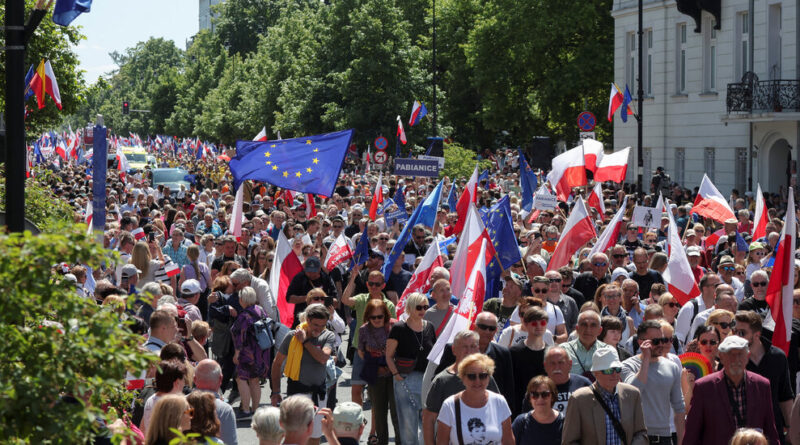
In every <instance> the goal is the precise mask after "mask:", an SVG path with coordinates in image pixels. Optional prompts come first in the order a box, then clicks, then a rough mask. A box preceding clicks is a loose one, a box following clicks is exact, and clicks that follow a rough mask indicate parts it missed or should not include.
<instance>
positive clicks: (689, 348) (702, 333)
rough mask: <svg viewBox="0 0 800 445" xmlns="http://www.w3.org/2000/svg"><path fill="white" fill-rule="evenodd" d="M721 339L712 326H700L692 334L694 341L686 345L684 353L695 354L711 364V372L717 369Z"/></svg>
mask: <svg viewBox="0 0 800 445" xmlns="http://www.w3.org/2000/svg"><path fill="white" fill-rule="evenodd" d="M720 340H721V337H720V335H719V331H717V328H715V327H714V326H702V327H700V329H698V330H697V332H695V333H694V340H692V341H690V342H689V344H688V345H686V352H697V353H699V354H700V355H702V356H703V357H705V358H706V360H708V362H709V363H711V371H712V372H713V371H717V370H718V369H719V354H718V352H717V347H718V346H719V343H720Z"/></svg>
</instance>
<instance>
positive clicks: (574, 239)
mask: <svg viewBox="0 0 800 445" xmlns="http://www.w3.org/2000/svg"><path fill="white" fill-rule="evenodd" d="M596 236H597V232H596V231H595V229H594V223H593V222H592V219H591V218H590V217H589V211H588V210H587V209H586V204H584V202H583V198H581V197H580V196H579V197H578V199H577V201H576V202H575V207H573V208H572V212H570V214H569V218H568V219H567V223H566V224H565V225H564V230H563V231H562V232H561V237H559V238H558V244H557V245H556V250H555V251H553V255H552V256H551V257H550V262H549V263H548V264H547V270H548V271H550V270H558V268H559V267H561V266H566V265H567V264H569V262H570V260H571V259H572V255H574V254H576V253H578V251H579V250H580V249H581V247H583V246H584V245H585V244H586V243H588V242H589V241H590V240H591V239H592V238H594V237H596Z"/></svg>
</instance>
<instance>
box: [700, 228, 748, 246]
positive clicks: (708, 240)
mask: <svg viewBox="0 0 800 445" xmlns="http://www.w3.org/2000/svg"><path fill="white" fill-rule="evenodd" d="M722 235H727V233H725V228H722V229H719V230H717V231H716V232H714V233H712V234H711V235H708V236H707V237H705V239H703V247H704V248H708V247H711V246H716V245H717V243H718V242H719V239H720V238H722ZM753 239H755V238H753Z"/></svg>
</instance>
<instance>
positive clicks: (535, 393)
mask: <svg viewBox="0 0 800 445" xmlns="http://www.w3.org/2000/svg"><path fill="white" fill-rule="evenodd" d="M550 396H552V394H551V393H550V391H542V392H538V391H531V392H530V393H528V397H530V398H532V399H533V400H536V399H540V398H541V399H547V398H550Z"/></svg>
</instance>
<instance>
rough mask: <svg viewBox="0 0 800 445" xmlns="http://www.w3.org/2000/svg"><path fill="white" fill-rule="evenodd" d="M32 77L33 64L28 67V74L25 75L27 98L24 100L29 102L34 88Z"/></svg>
mask: <svg viewBox="0 0 800 445" xmlns="http://www.w3.org/2000/svg"><path fill="white" fill-rule="evenodd" d="M31 79H33V65H31V67H30V68H28V74H26V75H25V99H24V102H27V101H28V99H30V98H31V96H33V88H31Z"/></svg>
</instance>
